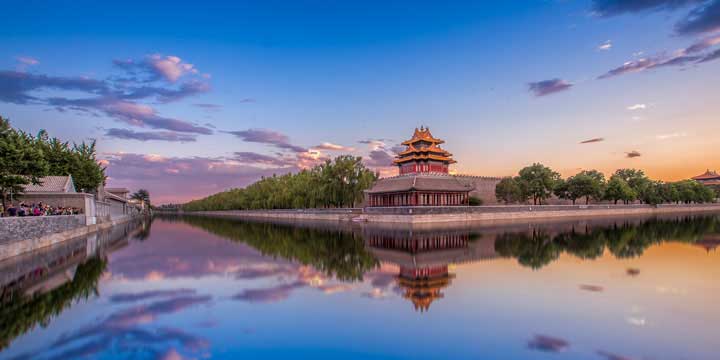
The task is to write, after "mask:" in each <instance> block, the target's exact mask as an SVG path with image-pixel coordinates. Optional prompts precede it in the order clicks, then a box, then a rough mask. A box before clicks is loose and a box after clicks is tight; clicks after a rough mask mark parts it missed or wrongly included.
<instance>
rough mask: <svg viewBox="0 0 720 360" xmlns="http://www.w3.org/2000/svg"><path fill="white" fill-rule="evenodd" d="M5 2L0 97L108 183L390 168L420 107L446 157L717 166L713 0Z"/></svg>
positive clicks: (173, 183) (673, 171) (666, 168)
mask: <svg viewBox="0 0 720 360" xmlns="http://www.w3.org/2000/svg"><path fill="white" fill-rule="evenodd" d="M6 8H7V13H8V14H12V16H9V17H8V19H6V21H5V24H4V25H5V26H3V27H2V29H0V40H1V41H2V43H3V47H2V48H1V49H0V71H2V77H0V104H1V105H0V109H1V110H0V113H1V114H2V115H3V116H5V117H9V118H10V119H11V121H12V122H13V124H14V126H16V127H19V128H21V129H23V130H26V131H29V132H36V131H38V130H39V129H41V128H43V129H47V130H48V131H49V132H50V133H51V135H54V136H58V137H61V138H65V139H70V140H73V141H82V140H86V139H90V138H96V139H98V142H99V149H100V152H101V157H102V158H103V159H105V160H107V161H108V174H109V175H110V180H109V182H110V183H111V185H113V186H128V187H130V188H132V189H135V188H137V187H141V186H144V187H148V188H149V189H150V190H151V192H152V193H154V194H155V195H156V198H157V199H160V200H161V201H184V200H187V199H189V198H194V197H198V196H203V195H207V194H209V193H213V192H216V191H220V190H223V189H226V188H228V187H235V186H243V185H245V184H247V183H249V182H251V181H253V180H255V179H257V178H258V177H259V176H261V175H267V174H272V173H283V172H287V171H294V170H296V169H298V168H301V167H306V166H311V165H312V164H314V163H317V161H321V160H322V159H324V158H327V157H332V156H335V155H338V154H342V153H352V154H356V155H360V156H364V157H365V158H366V160H367V162H368V165H370V166H373V167H374V168H377V169H378V170H380V171H382V173H383V174H392V173H393V169H392V168H391V167H388V166H387V165H388V162H389V159H391V157H392V156H393V148H394V147H395V146H396V145H397V144H398V143H399V142H401V141H402V140H404V139H405V138H407V137H409V136H410V135H411V134H412V130H413V128H415V127H416V126H420V125H427V126H430V128H431V130H432V131H433V134H434V135H435V136H437V137H440V138H443V139H445V140H446V141H447V143H446V145H445V147H446V148H447V149H448V150H449V151H451V152H452V153H454V154H455V157H456V159H457V160H458V164H457V166H456V171H457V172H460V173H472V174H478V175H487V176H501V175H511V174H513V173H514V172H516V171H517V169H519V168H520V167H522V166H524V165H527V164H530V163H532V162H536V161H539V162H543V163H545V164H548V165H550V166H552V167H553V168H555V169H556V170H558V171H560V172H561V173H563V175H571V174H573V173H575V172H577V171H578V170H579V169H588V168H597V169H599V170H602V171H605V172H610V171H613V170H614V169H616V168H618V167H638V168H642V169H644V170H646V172H647V173H648V174H650V175H651V176H654V177H656V178H662V179H666V180H675V179H681V178H686V177H689V176H693V175H697V174H698V173H700V172H702V171H704V170H705V169H706V168H708V167H709V168H713V167H718V162H719V161H718V160H719V159H718V157H717V155H715V153H714V152H712V149H717V147H718V145H720V140H718V137H717V136H713V134H717V133H718V131H720V125H719V122H718V121H717V117H716V116H715V115H714V114H717V113H718V111H719V110H720V105H717V104H716V103H717V101H715V97H716V96H713V94H714V93H717V89H716V87H717V85H715V84H714V83H713V82H712V81H710V80H709V79H712V78H713V77H716V76H717V73H718V66H720V65H718V63H720V61H717V62H716V61H713V60H714V59H715V58H714V57H713V54H715V53H714V51H716V50H717V48H718V46H717V44H718V43H720V40H718V39H720V37H719V36H720V34H718V32H717V30H718V29H719V28H720V15H719V14H720V10H718V9H720V1H717V0H705V1H701V0H695V1H694V0H685V1H663V0H650V1H642V2H636V1H607V0H595V1H525V2H490V1H487V2H477V1H474V2H459V1H458V2H453V3H452V4H451V5H448V4H441V3H435V2H410V1H394V2H372V1H367V2H331V1H296V2H292V4H289V3H288V2H281V1H277V2H273V1H263V2H212V4H210V3H209V2H208V3H201V4H175V3H150V2H123V5H122V6H108V5H107V4H103V3H99V2H89V1H87V2H83V1H78V2H73V4H72V5H67V4H59V3H55V2H41V1H32V2H24V3H22V4H10V5H7V6H6ZM693 45H697V46H695V47H693ZM624 64H626V65H625V66H624V67H623V65H624ZM614 69H615V72H612V73H611V74H615V75H614V76H605V77H603V78H600V79H598V78H599V77H602V76H603V75H604V74H608V73H609V72H610V71H612V70H614ZM531 84H535V86H534V87H533V86H531ZM169 91H172V93H169ZM20 95H22V96H25V97H19V96H20ZM629 108H631V109H633V110H630V109H629ZM168 120H173V121H168ZM590 139H602V141H595V142H590V143H585V144H580V142H582V141H585V140H590ZM368 140H372V141H368ZM636 153H637V154H640V156H635V157H629V156H628V154H636ZM188 189H191V190H188Z"/></svg>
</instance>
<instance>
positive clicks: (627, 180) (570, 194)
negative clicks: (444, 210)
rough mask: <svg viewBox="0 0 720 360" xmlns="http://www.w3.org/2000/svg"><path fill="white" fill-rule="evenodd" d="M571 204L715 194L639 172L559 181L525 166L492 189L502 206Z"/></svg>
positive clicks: (589, 173) (586, 173) (704, 199)
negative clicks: (550, 202)
mask: <svg viewBox="0 0 720 360" xmlns="http://www.w3.org/2000/svg"><path fill="white" fill-rule="evenodd" d="M553 195H555V196H557V197H558V198H560V199H566V200H570V201H572V203H573V204H575V202H576V201H577V200H580V199H582V200H584V201H585V203H586V204H589V203H590V201H612V202H614V203H615V204H617V203H618V202H622V203H625V204H629V203H632V202H635V201H640V202H641V203H645V204H652V205H657V204H663V203H687V204H689V203H709V202H714V201H715V199H716V198H717V197H718V196H719V194H718V193H717V192H716V191H715V190H713V189H711V188H709V187H707V186H705V185H703V184H701V183H699V182H697V181H694V180H682V181H678V182H663V181H659V180H652V179H650V178H648V177H647V176H646V175H645V173H644V172H643V171H642V170H637V169H619V170H617V171H615V173H614V174H612V175H611V176H610V178H609V179H607V180H606V179H605V175H604V174H603V173H601V172H599V171H597V170H583V171H581V172H579V173H577V174H575V175H573V176H570V177H568V178H567V179H563V178H562V177H561V176H560V174H559V173H557V172H555V171H553V170H552V169H550V168H549V167H547V166H544V165H542V164H538V163H536V164H533V165H531V166H527V167H525V168H523V169H522V170H520V171H519V172H518V176H515V177H507V178H503V179H502V180H501V181H500V182H499V183H498V184H497V185H496V187H495V196H496V197H497V199H498V201H501V202H504V203H506V204H511V203H527V202H529V201H530V200H532V203H533V204H534V205H537V204H542V203H543V201H545V200H547V199H548V198H550V197H551V196H553Z"/></svg>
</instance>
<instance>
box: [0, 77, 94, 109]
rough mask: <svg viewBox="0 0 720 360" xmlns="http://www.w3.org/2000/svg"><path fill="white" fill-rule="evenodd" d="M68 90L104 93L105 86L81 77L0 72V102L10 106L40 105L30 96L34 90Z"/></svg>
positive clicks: (35, 98)
mask: <svg viewBox="0 0 720 360" xmlns="http://www.w3.org/2000/svg"><path fill="white" fill-rule="evenodd" d="M45 89H52V90H68V91H81V92H87V93H93V94H97V93H105V92H107V91H108V87H107V84H105V82H103V81H99V80H95V79H90V78H83V77H62V76H48V75H41V74H28V73H24V72H19V71H9V70H2V71H0V101H2V102H7V103H12V104H19V105H24V104H29V103H35V104H39V103H41V101H40V100H41V99H39V98H37V97H35V96H33V95H30V94H29V93H30V92H32V91H36V90H45Z"/></svg>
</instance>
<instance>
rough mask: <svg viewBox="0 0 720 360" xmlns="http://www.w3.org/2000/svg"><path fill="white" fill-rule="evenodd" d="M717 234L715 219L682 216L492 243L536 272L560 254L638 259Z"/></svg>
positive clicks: (719, 223) (511, 236) (505, 237)
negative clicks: (670, 245)
mask: <svg viewBox="0 0 720 360" xmlns="http://www.w3.org/2000/svg"><path fill="white" fill-rule="evenodd" d="M718 232H720V218H719V217H717V216H685V217H678V218H673V219H651V220H647V221H644V222H641V223H630V222H622V223H615V224H613V225H611V226H606V227H595V228H591V227H585V228H584V229H576V228H574V227H573V228H572V230H570V231H568V232H561V233H558V234H557V235H555V236H550V235H548V232H547V231H546V230H538V229H533V230H532V231H531V232H521V233H504V234H501V235H499V236H498V237H497V238H496V240H495V251H497V253H498V254H499V255H501V256H504V257H512V258H517V259H518V262H519V263H520V264H522V265H525V266H529V267H532V268H533V269H538V268H540V267H543V266H545V265H548V264H549V263H551V262H552V261H555V260H556V259H557V258H558V257H559V256H560V254H561V253H562V252H566V253H568V254H571V255H574V256H576V257H578V258H581V259H596V258H598V257H600V256H602V255H603V253H604V252H605V249H606V248H607V249H608V250H609V251H610V253H611V254H613V256H615V257H617V258H620V259H627V258H634V257H638V256H641V255H642V254H643V252H644V251H645V250H646V249H647V248H649V247H650V246H652V245H656V244H661V243H663V242H668V241H673V242H684V243H695V242H697V241H698V240H700V239H702V237H703V236H704V235H707V234H712V233H718Z"/></svg>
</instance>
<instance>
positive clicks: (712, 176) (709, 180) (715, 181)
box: [692, 169, 720, 186]
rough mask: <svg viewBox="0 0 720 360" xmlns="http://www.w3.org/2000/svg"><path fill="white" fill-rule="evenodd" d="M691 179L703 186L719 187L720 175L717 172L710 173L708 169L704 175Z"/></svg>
mask: <svg viewBox="0 0 720 360" xmlns="http://www.w3.org/2000/svg"><path fill="white" fill-rule="evenodd" d="M692 179H693V180H695V181H699V182H701V183H703V184H705V185H712V186H720V174H718V173H717V171H710V169H708V170H707V171H706V172H705V173H704V174H701V175H698V176H695V177H693V178H692Z"/></svg>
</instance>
